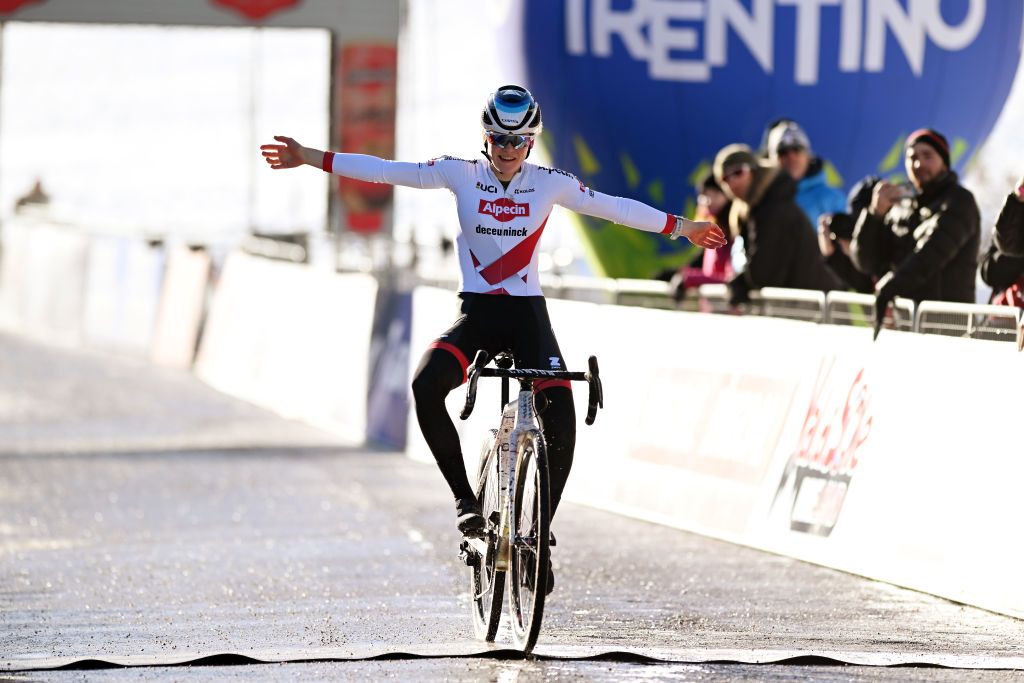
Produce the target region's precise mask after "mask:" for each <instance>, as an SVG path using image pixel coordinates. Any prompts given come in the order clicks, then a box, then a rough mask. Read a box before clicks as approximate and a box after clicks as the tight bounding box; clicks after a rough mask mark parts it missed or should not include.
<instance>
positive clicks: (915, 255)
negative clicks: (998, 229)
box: [850, 171, 981, 303]
mask: <svg viewBox="0 0 1024 683" xmlns="http://www.w3.org/2000/svg"><path fill="white" fill-rule="evenodd" d="M980 239H981V216H980V214H979V212H978V204H977V202H975V201H974V195H972V194H971V193H970V191H969V190H967V189H966V188H964V187H962V186H961V185H960V184H959V182H958V179H957V175H956V173H954V172H953V171H950V172H949V173H947V174H946V175H945V176H944V177H943V178H941V179H940V180H938V181H936V182H935V183H933V184H932V185H931V186H930V187H927V188H925V190H924V191H923V192H922V193H921V194H920V195H919V196H917V197H915V198H913V199H904V200H902V201H900V202H899V203H897V204H896V205H894V206H893V207H892V208H891V209H889V212H888V213H887V214H886V215H885V218H884V219H882V218H878V217H877V216H875V215H874V214H872V213H871V212H870V209H864V210H863V211H861V213H860V216H859V217H858V218H857V226H856V228H855V229H854V232H853V242H852V244H851V249H850V256H851V258H852V259H853V263H854V265H855V266H857V269H858V270H860V271H861V272H862V273H866V274H867V275H872V276H874V277H879V278H880V277H882V276H884V275H885V274H886V273H888V272H890V271H891V272H892V273H893V278H892V285H893V287H894V288H895V293H896V294H897V295H898V296H902V297H906V298H908V299H913V300H914V301H922V300H925V299H928V300H931V301H959V302H963V303H974V277H975V272H976V269H977V263H978V248H979V242H980Z"/></svg>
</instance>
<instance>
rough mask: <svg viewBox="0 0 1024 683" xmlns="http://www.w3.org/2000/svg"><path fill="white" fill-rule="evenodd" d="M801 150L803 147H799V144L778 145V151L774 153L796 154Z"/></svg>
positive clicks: (781, 155)
mask: <svg viewBox="0 0 1024 683" xmlns="http://www.w3.org/2000/svg"><path fill="white" fill-rule="evenodd" d="M802 151H804V148H803V147H801V146H800V145H790V146H788V147H779V149H778V152H776V153H777V154H778V155H779V156H780V157H784V156H786V155H787V154H796V153H797V152H802Z"/></svg>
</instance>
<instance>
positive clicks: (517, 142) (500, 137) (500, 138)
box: [487, 133, 533, 149]
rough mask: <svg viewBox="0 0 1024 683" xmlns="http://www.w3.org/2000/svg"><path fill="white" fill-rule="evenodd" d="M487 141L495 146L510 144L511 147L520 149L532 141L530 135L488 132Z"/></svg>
mask: <svg viewBox="0 0 1024 683" xmlns="http://www.w3.org/2000/svg"><path fill="white" fill-rule="evenodd" d="M487 141H488V142H490V143H491V144H492V145H494V146H495V147H504V146H505V145H512V148H513V149H522V148H523V147H525V146H526V145H528V144H530V143H532V142H533V136H532V135H508V134H503V133H488V134H487Z"/></svg>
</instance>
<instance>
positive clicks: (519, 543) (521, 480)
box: [460, 351, 604, 652]
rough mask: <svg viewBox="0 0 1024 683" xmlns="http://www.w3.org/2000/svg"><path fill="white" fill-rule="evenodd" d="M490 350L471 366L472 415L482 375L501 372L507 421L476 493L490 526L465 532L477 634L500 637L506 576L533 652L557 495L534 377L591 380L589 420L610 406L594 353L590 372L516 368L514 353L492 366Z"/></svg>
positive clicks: (518, 636) (522, 635) (484, 457)
mask: <svg viewBox="0 0 1024 683" xmlns="http://www.w3.org/2000/svg"><path fill="white" fill-rule="evenodd" d="M488 360H489V359H488V355H487V353H486V352H485V351H478V352H477V354H476V357H475V358H474V359H473V364H472V365H470V366H469V368H468V370H467V377H468V386H467V389H466V405H465V407H464V408H463V410H462V413H461V415H460V417H461V418H462V419H463V420H465V419H466V418H468V417H469V415H470V413H472V412H473V406H474V404H475V403H476V385H477V380H478V379H479V378H480V377H500V378H501V405H502V414H501V424H500V426H499V428H498V429H491V430H490V431H489V433H488V435H487V437H486V438H485V439H484V444H483V448H482V449H481V452H480V467H479V471H478V478H477V487H476V494H477V500H479V501H480V507H481V512H482V514H483V517H484V522H485V525H484V529H483V532H482V533H481V534H479V535H477V536H473V537H467V538H465V539H463V542H462V546H461V548H460V555H461V557H462V559H463V561H464V562H465V563H466V564H467V565H468V566H469V568H470V592H471V605H470V609H471V611H472V613H473V628H474V631H475V632H476V636H477V637H478V638H481V639H483V640H487V641H493V640H494V637H495V635H496V634H497V632H498V623H499V621H500V619H501V606H502V601H503V598H504V594H505V583H506V577H508V578H509V579H510V582H509V602H508V605H509V616H510V621H511V626H512V639H513V641H514V642H515V645H516V647H517V648H520V649H522V650H523V651H524V652H530V651H531V650H532V649H533V646H534V645H535V644H536V643H537V636H538V635H539V634H540V625H541V619H542V618H543V615H544V598H545V597H546V595H547V582H548V562H549V561H550V557H551V545H552V538H551V529H550V526H551V497H550V484H549V480H548V459H547V448H546V446H545V443H544V434H543V433H542V432H541V429H540V424H539V423H538V420H537V411H536V406H535V405H534V391H533V382H534V381H535V380H545V379H565V380H570V381H585V382H587V383H588V384H589V385H590V397H589V405H588V408H587V418H586V423H587V424H588V425H591V424H593V423H594V419H595V417H596V416H597V409H598V408H599V407H601V408H603V407H604V395H603V390H602V387H601V379H600V376H599V374H598V368H597V358H595V357H594V356H591V357H590V358H589V361H588V365H589V370H588V371H587V372H569V371H566V370H531V369H518V368H516V369H513V368H512V356H511V355H510V354H508V353H507V352H503V353H499V354H498V355H497V356H496V357H495V359H494V360H495V365H496V366H497V367H495V368H488V367H485V366H486V365H487V362H488ZM510 379H516V380H518V381H519V396H518V398H517V400H515V401H510V400H509V380H510Z"/></svg>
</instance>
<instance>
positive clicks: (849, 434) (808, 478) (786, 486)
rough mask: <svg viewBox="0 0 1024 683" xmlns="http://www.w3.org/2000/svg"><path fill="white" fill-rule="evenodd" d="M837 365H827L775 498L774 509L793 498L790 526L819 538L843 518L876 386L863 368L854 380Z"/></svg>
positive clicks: (865, 435) (821, 374)
mask: <svg viewBox="0 0 1024 683" xmlns="http://www.w3.org/2000/svg"><path fill="white" fill-rule="evenodd" d="M835 366H836V359H835V358H832V359H831V361H824V362H823V364H822V368H821V370H820V372H819V374H818V379H817V382H816V383H815V387H814V394H813V395H812V397H811V402H810V405H809V406H808V408H807V415H806V416H805V417H804V425H803V429H802V430H801V431H800V440H799V442H798V443H797V447H796V449H795V450H794V452H793V453H792V454H791V455H790V457H789V462H788V463H787V464H786V469H785V471H784V472H783V474H782V479H781V481H780V482H779V487H778V489H777V490H776V492H775V500H774V501H773V502H772V507H773V508H775V507H776V505H777V504H780V503H782V502H783V501H784V500H788V501H789V511H788V515H786V516H788V517H789V528H790V530H791V531H796V532H799V533H805V534H813V535H815V536H828V535H829V534H831V533H832V529H834V528H835V525H836V522H838V521H839V513H840V512H842V509H843V502H844V501H845V500H846V494H847V491H848V489H849V487H850V482H851V481H852V480H853V474H854V472H855V471H856V469H857V456H858V454H859V451H860V449H861V447H862V446H863V445H864V442H865V441H866V440H867V438H868V435H869V434H870V433H871V422H872V416H873V411H872V409H871V390H870V388H869V386H868V382H867V378H866V377H865V376H864V375H865V372H864V369H863V368H860V369H859V370H858V371H857V373H856V375H854V376H853V377H852V380H851V378H850V375H848V374H846V373H840V372H833V371H834V370H835V369H836V367H835ZM844 375H845V376H844ZM783 492H786V493H785V495H783ZM783 514H786V513H785V512H783Z"/></svg>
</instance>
